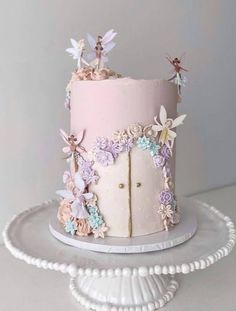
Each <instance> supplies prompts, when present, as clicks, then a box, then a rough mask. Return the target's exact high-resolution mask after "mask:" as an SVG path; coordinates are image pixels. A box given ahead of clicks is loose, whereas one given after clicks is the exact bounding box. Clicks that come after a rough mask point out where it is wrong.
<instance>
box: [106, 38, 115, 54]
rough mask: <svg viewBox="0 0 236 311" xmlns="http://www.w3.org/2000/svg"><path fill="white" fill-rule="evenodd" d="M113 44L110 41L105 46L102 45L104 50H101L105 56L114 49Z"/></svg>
mask: <svg viewBox="0 0 236 311" xmlns="http://www.w3.org/2000/svg"><path fill="white" fill-rule="evenodd" d="M115 45H116V44H115V42H113V41H111V42H109V43H107V44H105V45H104V48H103V51H104V54H107V53H109V52H110V51H111V50H112V49H113V48H114V47H115Z"/></svg>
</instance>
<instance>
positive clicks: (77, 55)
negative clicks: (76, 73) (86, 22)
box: [66, 39, 89, 69]
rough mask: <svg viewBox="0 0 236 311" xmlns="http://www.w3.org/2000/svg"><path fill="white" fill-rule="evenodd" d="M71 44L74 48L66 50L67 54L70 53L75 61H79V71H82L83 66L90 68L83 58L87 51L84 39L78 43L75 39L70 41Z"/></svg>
mask: <svg viewBox="0 0 236 311" xmlns="http://www.w3.org/2000/svg"><path fill="white" fill-rule="evenodd" d="M70 42H71V45H72V47H71V48H68V49H66V52H68V53H69V54H70V55H71V56H72V57H73V59H77V69H80V68H81V67H82V64H85V65H86V66H88V65H89V64H88V63H87V62H86V60H85V59H84V58H83V53H84V50H85V43H84V39H81V40H79V41H78V42H77V41H76V40H74V39H70Z"/></svg>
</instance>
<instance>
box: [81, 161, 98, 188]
mask: <svg viewBox="0 0 236 311" xmlns="http://www.w3.org/2000/svg"><path fill="white" fill-rule="evenodd" d="M78 164H79V172H80V174H81V176H82V178H83V180H84V181H85V183H86V185H89V184H91V183H92V184H96V183H97V181H98V179H99V176H98V174H97V172H96V171H95V170H94V169H93V164H94V163H93V162H92V161H86V160H84V159H83V158H82V157H81V158H79V160H78Z"/></svg>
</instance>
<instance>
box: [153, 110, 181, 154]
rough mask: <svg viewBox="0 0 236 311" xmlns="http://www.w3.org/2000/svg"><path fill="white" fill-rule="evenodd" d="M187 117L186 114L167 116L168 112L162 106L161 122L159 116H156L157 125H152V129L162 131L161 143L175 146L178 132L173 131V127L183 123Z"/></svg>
mask: <svg viewBox="0 0 236 311" xmlns="http://www.w3.org/2000/svg"><path fill="white" fill-rule="evenodd" d="M185 117H186V114H184V115H181V116H179V117H177V118H176V119H174V120H173V119H170V118H167V112H166V109H165V107H164V106H161V108H160V115H159V118H160V123H159V122H158V120H157V117H155V118H154V120H155V122H156V125H153V126H152V129H153V130H154V131H156V132H161V134H160V136H159V143H160V144H161V145H167V146H168V147H169V148H172V147H173V144H174V139H175V137H176V133H175V132H174V131H172V129H173V128H175V127H177V126H178V125H180V124H183V121H184V119H185Z"/></svg>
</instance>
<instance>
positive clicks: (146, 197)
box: [90, 147, 163, 237]
mask: <svg viewBox="0 0 236 311" xmlns="http://www.w3.org/2000/svg"><path fill="white" fill-rule="evenodd" d="M94 168H95V169H96V170H97V172H98V174H99V177H100V179H99V181H98V183H97V184H96V185H92V186H91V187H90V190H91V191H93V192H94V193H96V195H97V197H98V206H99V209H100V212H101V214H102V215H103V217H104V220H105V222H106V224H107V226H108V227H109V231H108V232H107V235H108V236H120V237H128V236H129V235H130V231H132V236H138V235H145V234H150V233H153V232H157V231H161V230H163V225H162V222H161V219H160V216H159V214H158V213H157V210H158V196H159V193H160V191H161V189H160V187H161V184H162V176H161V170H160V169H156V168H155V167H154V164H153V160H152V157H151V155H150V153H149V152H148V151H143V150H140V149H139V148H137V147H134V148H133V149H132V150H131V152H130V155H128V153H126V152H125V153H122V154H120V155H119V157H118V158H117V159H116V162H115V164H114V165H111V166H108V167H102V166H100V165H99V164H95V165H94Z"/></svg>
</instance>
